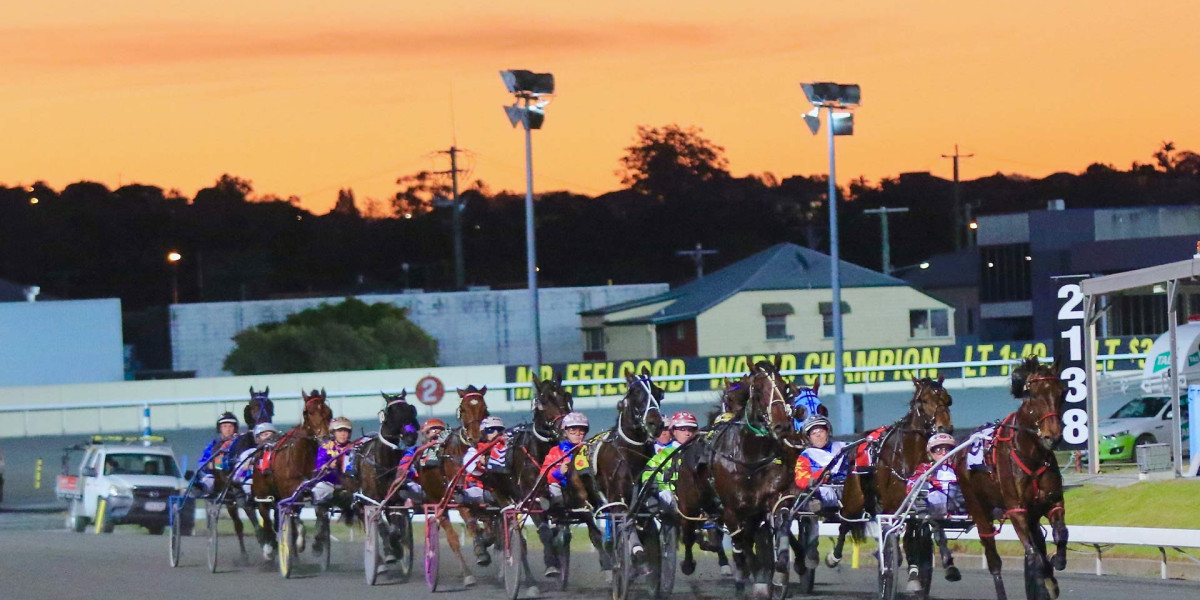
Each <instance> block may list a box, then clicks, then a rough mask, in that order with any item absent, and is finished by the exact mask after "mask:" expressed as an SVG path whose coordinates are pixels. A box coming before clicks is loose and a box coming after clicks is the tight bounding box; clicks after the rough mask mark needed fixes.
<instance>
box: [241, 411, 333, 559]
mask: <svg viewBox="0 0 1200 600" xmlns="http://www.w3.org/2000/svg"><path fill="white" fill-rule="evenodd" d="M300 396H301V397H302V398H303V399H304V411H303V412H302V413H301V422H300V424H299V425H297V426H295V427H293V428H292V429H290V430H288V432H287V433H285V434H283V437H281V438H279V441H277V442H275V445H274V447H273V448H271V449H269V450H267V451H266V452H264V455H265V456H264V457H262V458H260V459H259V460H258V461H257V463H256V464H255V465H254V475H253V478H254V479H253V481H252V483H251V487H250V490H251V492H253V493H254V501H255V502H257V503H258V513H259V516H260V517H262V523H263V544H262V546H263V558H265V559H266V560H271V558H272V556H273V555H274V553H275V548H276V544H277V543H278V540H276V538H275V531H276V529H277V527H278V525H279V523H278V520H279V519H278V512H279V511H278V509H277V508H276V505H275V503H276V502H278V501H280V500H283V499H285V498H289V497H291V495H292V493H293V492H295V491H296V488H297V487H299V486H300V484H301V483H303V482H304V481H305V480H307V479H308V478H309V477H311V476H312V472H313V469H314V468H315V467H316V463H317V447H318V446H319V445H320V438H322V437H325V436H327V435H329V422H330V421H332V420H333V411H332V410H330V409H329V405H328V404H326V403H325V390H324V388H322V389H321V391H317V390H313V391H312V393H305V392H304V390H300ZM304 544H305V541H304V525H303V523H302V524H301V525H300V530H299V532H298V536H297V542H296V549H297V551H299V552H303V551H304Z"/></svg>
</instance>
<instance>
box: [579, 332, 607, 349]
mask: <svg viewBox="0 0 1200 600" xmlns="http://www.w3.org/2000/svg"><path fill="white" fill-rule="evenodd" d="M583 350H584V351H585V352H603V351H604V328H602V327H597V328H595V329H584V330H583Z"/></svg>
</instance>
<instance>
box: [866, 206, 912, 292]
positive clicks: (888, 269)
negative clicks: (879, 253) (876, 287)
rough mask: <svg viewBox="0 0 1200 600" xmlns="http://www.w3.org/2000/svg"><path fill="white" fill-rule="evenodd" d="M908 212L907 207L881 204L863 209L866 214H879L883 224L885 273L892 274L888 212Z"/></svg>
mask: <svg viewBox="0 0 1200 600" xmlns="http://www.w3.org/2000/svg"><path fill="white" fill-rule="evenodd" d="M906 212H908V208H907V207H901V208H888V207H886V206H880V207H879V208H872V209H868V210H864V211H863V214H865V215H879V221H880V224H881V225H882V228H881V229H882V233H883V274H884V275H891V274H892V244H891V238H890V237H889V236H888V214H891V213H906Z"/></svg>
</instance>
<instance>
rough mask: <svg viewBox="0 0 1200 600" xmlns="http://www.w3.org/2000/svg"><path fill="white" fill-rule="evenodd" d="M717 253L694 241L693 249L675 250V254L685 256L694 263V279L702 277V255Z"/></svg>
mask: <svg viewBox="0 0 1200 600" xmlns="http://www.w3.org/2000/svg"><path fill="white" fill-rule="evenodd" d="M711 254H717V251H716V250H705V249H704V246H703V245H701V244H700V242H696V249H695V250H676V251H675V256H686V257H688V258H691V259H692V261H693V262H695V263H696V279H700V278H701V277H704V257H705V256H708V255H711Z"/></svg>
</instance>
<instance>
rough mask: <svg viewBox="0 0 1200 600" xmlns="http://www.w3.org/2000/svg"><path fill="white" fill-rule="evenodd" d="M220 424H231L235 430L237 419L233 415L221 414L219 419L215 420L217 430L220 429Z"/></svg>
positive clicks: (228, 413) (229, 413)
mask: <svg viewBox="0 0 1200 600" xmlns="http://www.w3.org/2000/svg"><path fill="white" fill-rule="evenodd" d="M222 423H233V426H234V427H235V428H236V427H237V426H238V418H237V417H236V416H234V414H233V413H231V412H228V411H226V412H223V413H221V416H220V418H218V419H217V428H220V427H221V424H222Z"/></svg>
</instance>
